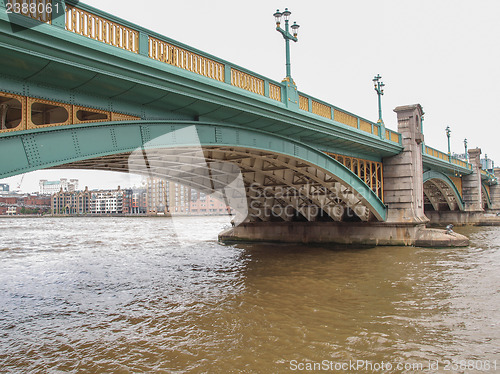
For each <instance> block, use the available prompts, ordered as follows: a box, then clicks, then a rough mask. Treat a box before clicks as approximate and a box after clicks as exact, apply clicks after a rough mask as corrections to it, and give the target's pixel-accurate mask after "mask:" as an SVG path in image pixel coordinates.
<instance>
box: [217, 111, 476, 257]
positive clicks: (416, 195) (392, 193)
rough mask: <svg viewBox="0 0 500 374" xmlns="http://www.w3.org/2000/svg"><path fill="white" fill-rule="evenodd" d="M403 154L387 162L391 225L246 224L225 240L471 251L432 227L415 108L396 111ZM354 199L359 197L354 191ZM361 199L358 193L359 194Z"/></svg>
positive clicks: (459, 239) (352, 222)
mask: <svg viewBox="0 0 500 374" xmlns="http://www.w3.org/2000/svg"><path fill="white" fill-rule="evenodd" d="M394 111H395V112H396V113H397V118H398V132H400V133H401V134H402V142H403V147H404V149H403V152H401V153H400V154H398V155H396V156H393V157H390V158H386V159H384V160H383V175H384V176H383V185H384V203H385V205H386V208H387V209H386V211H387V216H386V218H385V220H375V219H371V220H370V219H368V216H367V217H366V219H365V220H363V219H361V221H360V220H359V219H358V220H352V219H347V220H339V221H335V220H334V221H333V222H332V221H322V220H318V219H316V220H309V221H307V222H304V221H302V222H297V221H294V220H290V221H284V222H273V221H267V222H256V221H249V220H247V221H244V222H243V223H241V224H240V225H238V226H237V227H234V228H231V229H228V230H226V231H224V232H222V233H221V234H220V235H219V240H220V241H222V242H226V243H231V242H238V241H252V242H255V241H262V242H280V243H324V244H344V245H368V246H372V245H394V246H408V245H415V246H425V247H445V246H466V245H468V243H469V241H468V239H467V238H466V237H465V236H463V235H460V234H457V233H451V234H449V233H447V232H446V231H445V230H439V229H429V228H426V226H425V225H426V223H428V222H429V219H428V218H427V217H426V216H425V214H424V201H423V200H424V197H423V196H424V193H423V165H422V142H423V134H422V129H421V117H422V114H423V112H422V107H421V106H420V105H419V104H417V105H409V106H402V107H397V108H396V109H395V110H394ZM350 193H351V194H352V193H353V192H350ZM354 194H355V193H354Z"/></svg>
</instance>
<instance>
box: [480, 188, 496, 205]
mask: <svg viewBox="0 0 500 374" xmlns="http://www.w3.org/2000/svg"><path fill="white" fill-rule="evenodd" d="M481 192H482V193H481V200H482V205H483V208H484V209H491V208H492V207H493V204H492V202H491V198H490V193H489V187H487V185H485V184H484V183H481Z"/></svg>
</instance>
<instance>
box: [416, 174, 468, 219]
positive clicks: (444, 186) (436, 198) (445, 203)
mask: <svg viewBox="0 0 500 374" xmlns="http://www.w3.org/2000/svg"><path fill="white" fill-rule="evenodd" d="M424 197H425V202H426V203H427V204H426V205H431V206H432V208H433V209H434V210H436V211H440V210H464V203H463V200H462V196H461V193H460V192H459V191H458V189H457V186H456V185H455V183H453V181H452V180H451V179H450V178H449V177H448V176H447V175H446V174H443V173H440V172H438V171H434V170H428V171H426V172H424Z"/></svg>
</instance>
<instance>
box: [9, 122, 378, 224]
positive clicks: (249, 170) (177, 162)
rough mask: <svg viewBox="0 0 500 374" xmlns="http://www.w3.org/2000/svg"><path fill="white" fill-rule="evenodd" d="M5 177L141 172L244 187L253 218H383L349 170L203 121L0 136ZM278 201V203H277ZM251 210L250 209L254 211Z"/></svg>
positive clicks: (283, 141) (294, 147) (283, 143)
mask: <svg viewBox="0 0 500 374" xmlns="http://www.w3.org/2000/svg"><path fill="white" fill-rule="evenodd" d="M0 159H2V160H9V162H6V163H5V162H4V163H1V164H0V178H4V177H8V176H12V175H16V174H21V173H25V172H29V171H33V170H38V169H44V168H55V167H58V168H68V167H69V168H80V169H98V170H112V171H122V172H138V173H142V174H148V175H150V176H158V177H160V176H161V177H166V178H168V179H172V180H175V181H178V182H180V183H183V184H186V185H188V186H192V187H196V188H198V189H202V190H205V191H207V192H209V193H210V192H213V191H215V190H217V189H218V188H221V187H223V185H224V184H226V185H227V184H230V183H232V182H233V180H234V171H235V167H237V168H238V169H239V170H240V171H241V174H242V177H243V181H244V189H245V190H244V192H245V195H246V199H247V203H248V206H249V207H250V209H249V212H250V213H252V211H255V210H257V211H258V214H257V213H255V212H253V213H254V215H253V217H254V218H255V219H257V220H266V219H269V217H268V216H267V215H266V214H264V213H266V212H269V211H276V210H278V211H279V210H280V209H279V207H282V208H283V210H281V212H278V213H276V212H275V214H274V215H273V216H278V217H280V218H281V219H287V217H289V216H287V215H286V214H284V212H286V209H292V210H294V211H295V213H296V214H299V215H300V216H301V217H303V218H305V219H307V220H315V219H317V217H318V214H317V213H318V212H319V211H322V212H323V213H326V215H327V216H328V217H329V218H331V219H333V220H336V221H340V220H344V219H346V212H353V213H354V214H355V215H356V217H357V219H360V220H363V221H368V220H380V221H383V220H385V219H386V207H385V205H384V204H383V202H382V201H381V200H380V199H379V198H378V196H377V195H376V194H375V193H374V192H373V191H372V190H371V189H370V188H369V187H368V186H367V185H366V184H365V183H364V182H363V181H362V180H361V179H360V178H358V176H357V175H355V174H354V173H352V172H351V171H350V170H349V169H347V168H346V167H345V166H344V165H342V164H340V163H339V162H338V161H336V160H335V159H333V158H332V157H330V156H328V155H326V154H325V153H323V152H321V151H319V150H317V149H315V148H313V147H310V146H308V145H306V144H304V143H301V142H298V141H296V140H293V139H290V138H286V137H282V136H278V135H275V134H272V133H269V132H266V131H259V130H255V129H248V128H245V127H243V126H239V125H229V124H221V123H211V122H200V121H178V120H175V121H174V120H172V121H144V120H137V121H120V122H107V123H98V124H97V123H90V124H81V125H74V126H66V127H59V128H44V129H35V130H28V131H20V132H16V133H7V134H0ZM278 195H279V196H278ZM251 203H253V206H251V205H250V204H251Z"/></svg>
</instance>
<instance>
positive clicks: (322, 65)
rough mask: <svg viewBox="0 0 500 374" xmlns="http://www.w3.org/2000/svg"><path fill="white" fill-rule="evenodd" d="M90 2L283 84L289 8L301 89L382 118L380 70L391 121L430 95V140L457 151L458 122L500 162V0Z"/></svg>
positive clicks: (26, 185) (96, 181) (472, 143)
mask: <svg viewBox="0 0 500 374" xmlns="http://www.w3.org/2000/svg"><path fill="white" fill-rule="evenodd" d="M84 2H85V3H86V4H89V5H92V6H94V7H96V8H99V9H102V10H104V11H106V12H109V13H112V14H114V15H117V16H119V17H122V18H124V19H126V20H128V21H130V22H133V23H136V24H139V25H141V26H143V27H146V28H148V29H151V30H153V31H156V32H159V33H161V34H163V35H165V36H168V37H170V38H172V39H174V40H177V41H180V42H183V43H185V44H188V45H191V46H193V47H195V48H198V49H200V50H202V51H205V52H208V53H210V54H213V55H215V56H218V57H220V58H223V59H225V60H228V61H230V62H233V63H236V64H238V65H241V66H243V67H245V68H247V69H250V70H252V71H255V72H257V73H259V74H261V75H264V76H267V77H269V78H271V79H274V80H279V81H280V80H281V79H282V78H284V76H285V61H284V59H285V54H284V48H285V46H284V41H283V38H282V37H281V35H280V34H279V33H278V32H276V31H275V23H274V17H273V16H272V15H273V13H274V12H275V11H276V9H277V8H279V9H280V10H284V7H288V8H289V10H290V11H291V12H292V15H291V21H292V23H293V21H296V22H297V23H298V24H299V25H300V26H301V27H300V29H299V42H298V43H292V45H291V61H292V77H293V78H294V80H295V82H296V84H297V86H298V88H299V90H300V91H302V92H305V93H307V94H309V95H312V96H315V97H317V98H319V99H321V100H324V101H326V102H329V103H331V104H333V105H336V106H338V107H340V108H344V109H346V110H349V111H351V112H353V113H355V114H358V115H360V116H362V117H365V118H368V119H370V120H372V121H376V120H377V118H378V109H377V96H376V93H375V91H374V89H373V84H372V78H373V76H374V75H376V74H380V75H382V80H383V82H384V83H385V85H386V86H385V95H384V97H383V101H382V110H383V118H384V122H385V124H386V126H387V127H389V128H391V129H394V130H396V129H397V126H396V115H395V113H394V112H393V109H394V108H395V107H396V106H399V105H407V104H416V103H420V104H421V105H422V106H423V107H424V111H425V121H424V134H425V142H426V144H427V145H429V146H431V147H435V148H438V149H440V150H442V151H445V152H446V151H447V139H446V134H445V128H446V126H450V128H451V131H452V133H451V148H452V152H457V153H462V152H463V150H464V145H463V140H464V138H467V139H468V144H469V148H474V147H480V148H481V149H482V152H483V154H482V157H484V154H487V155H488V158H493V159H494V160H496V161H497V165H498V166H500V145H499V144H498V141H499V137H500V136H499V135H500V131H499V130H498V127H499V121H500V120H499V119H498V118H497V117H496V109H497V105H498V103H499V101H500V49H499V46H498V43H499V42H498V37H499V36H500V22H499V21H498V17H499V15H500V1H498V0H478V1H461V0H453V1H451V0H419V1H414V0H412V1H407V0H359V1H355V0H354V1H353V0H351V1H314V0H312V1H303V0H302V1H298V0H286V1H283V0H279V1H272V0H254V1H251V2H247V1H235V0H231V1H230V0H211V1H206V0H203V1H202V0H189V1H175V2H174V1H164V0H162V1H159V0H149V1H133V0H87V1H84ZM54 172H55V173H56V176H55V177H54ZM99 175H100V174H99ZM57 176H60V177H68V178H70V177H74V173H73V172H72V173H69V172H68V173H66V172H61V171H51V172H50V174H47V172H44V171H38V172H36V173H35V174H34V175H28V176H26V177H25V179H24V181H23V185H22V187H21V188H22V189H23V190H26V191H28V190H30V189H33V188H32V187H30V186H31V185H32V184H33V183H35V187H34V191H36V190H37V188H38V179H40V178H43V177H48V178H46V179H58V178H56V177H57ZM80 179H81V180H82V183H81V185H82V184H89V185H90V186H89V187H91V188H92V187H94V186H95V187H102V186H103V184H104V183H105V182H106V183H107V180H108V179H112V180H111V181H110V183H111V184H112V186H110V187H116V183H117V182H120V179H116V178H114V177H112V176H111V175H110V174H108V175H107V176H105V177H98V178H96V177H93V176H92V175H91V174H89V176H88V177H83V175H82V177H81V178H80ZM10 180H11V181H12V180H13V181H17V182H18V181H19V180H20V177H14V178H13V179H10ZM127 180H128V178H127ZM133 181H136V179H133ZM131 183H132V182H131ZM122 184H123V183H122Z"/></svg>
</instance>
